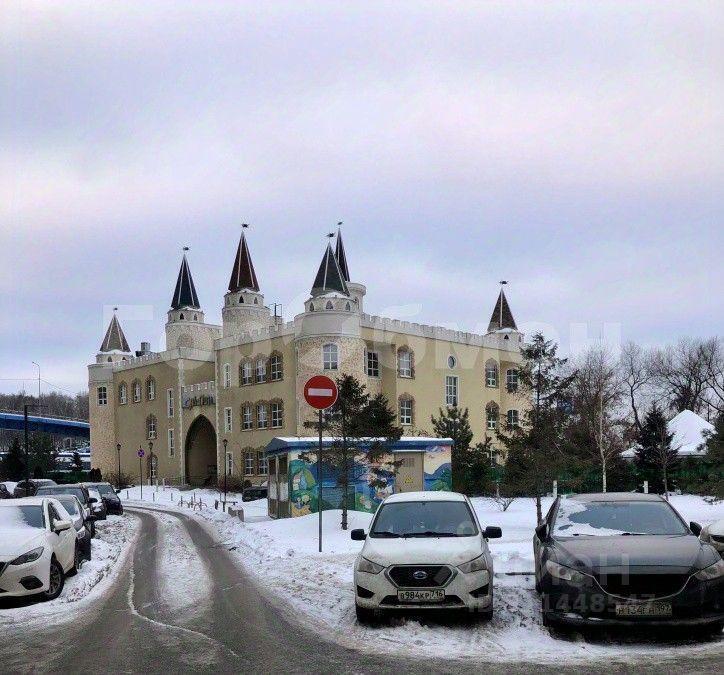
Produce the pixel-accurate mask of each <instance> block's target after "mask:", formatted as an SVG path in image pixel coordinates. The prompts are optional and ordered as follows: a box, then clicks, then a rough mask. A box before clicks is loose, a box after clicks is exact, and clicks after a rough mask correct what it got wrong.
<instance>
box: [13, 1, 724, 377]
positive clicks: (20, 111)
mask: <svg viewBox="0 0 724 675" xmlns="http://www.w3.org/2000/svg"><path fill="white" fill-rule="evenodd" d="M0 89H1V90H2V94H1V95H0V148H1V149H2V150H1V152H0V178H1V180H0V228H2V238H1V239H0V302H1V303H2V306H1V307H0V378H2V379H1V380H0V390H2V391H8V390H15V389H17V388H19V387H20V386H21V383H20V382H18V381H15V380H13V379H12V378H28V385H27V386H28V387H29V388H30V387H32V386H33V385H32V383H31V382H30V380H31V379H32V378H33V377H35V376H36V370H35V367H34V366H33V365H32V364H31V361H38V362H39V363H40V364H41V368H42V377H43V379H47V380H48V381H49V382H53V383H54V384H56V385H58V386H60V387H63V388H65V389H68V390H71V391H76V390H78V389H81V388H84V387H85V386H86V384H85V383H86V381H87V371H86V369H85V366H86V364H87V363H88V362H89V361H90V360H92V359H93V357H94V355H95V353H96V351H97V349H98V347H99V345H100V342H101V339H102V337H103V332H104V330H105V328H106V325H107V322H108V320H109V318H110V309H111V308H112V307H113V306H114V305H118V306H120V308H121V310H120V319H121V322H122V325H123V328H124V330H125V332H126V335H127V337H128V339H129V342H130V343H131V345H132V347H133V348H138V344H139V342H140V340H142V339H148V340H150V341H151V343H152V347H153V348H154V349H160V348H161V347H162V346H163V342H162V340H163V324H164V322H165V312H166V311H167V310H168V306H169V303H170V299H171V295H172V291H173V285H174V283H175V279H176V275H177V273H178V267H179V263H180V257H181V247H182V246H184V245H186V246H190V248H191V251H190V254H189V260H190V265H191V270H192V273H193V276H194V280H195V282H196V288H197V290H198V294H199V298H200V301H201V304H202V306H203V309H204V310H205V311H206V316H207V320H209V321H213V322H218V321H220V314H221V312H220V307H221V302H222V298H223V293H224V292H225V290H226V285H227V284H228V277H229V275H230V272H231V266H232V263H233V258H234V253H235V248H236V245H237V242H238V237H239V234H240V227H239V225H240V223H242V222H249V223H251V224H252V229H251V230H250V231H249V240H250V246H251V252H252V255H253V260H254V264H255V266H256V271H257V276H258V278H259V282H260V284H261V286H262V291H263V292H264V293H265V296H266V301H267V303H272V302H281V303H282V304H283V307H284V314H285V316H286V318H288V319H291V318H292V317H293V316H294V314H295V313H297V312H298V311H300V309H301V307H302V301H303V300H304V298H305V297H306V295H307V293H308V291H309V288H310V286H311V283H312V281H313V279H314V275H315V272H316V270H317V267H318V265H319V261H320V259H321V256H322V252H323V249H324V246H325V233H326V232H328V231H330V228H333V226H334V224H335V223H336V222H337V221H338V220H342V221H344V226H343V232H344V238H345V243H346V247H347V254H348V259H349V266H350V272H351V275H352V277H353V279H354V280H355V281H360V282H362V283H365V284H366V285H367V289H368V293H367V299H366V308H367V310H368V311H369V312H371V313H378V314H385V315H389V316H393V317H399V318H406V319H410V320H414V321H419V322H424V323H437V324H443V325H449V326H452V327H457V328H460V329H463V330H471V331H474V330H484V329H485V327H486V326H487V322H488V320H489V317H490V313H491V310H492V307H493V304H494V301H495V297H496V294H497V292H498V286H497V283H498V281H499V280H500V279H507V280H508V281H509V286H508V290H507V293H508V298H509V300H510V304H511V307H512V310H513V313H514V315H515V317H516V319H517V321H518V323H519V326H520V327H522V328H523V329H524V330H526V332H528V333H530V332H532V331H533V330H536V329H538V328H543V329H544V330H545V332H546V333H547V334H548V335H551V336H552V337H555V338H557V339H559V340H560V341H561V343H562V345H563V348H564V349H565V350H568V349H569V347H570V345H571V340H572V338H571V336H572V335H573V336H574V337H573V345H574V347H575V345H576V344H580V340H581V336H584V337H585V335H586V334H588V335H589V336H592V337H595V336H597V335H598V334H599V332H600V331H601V330H602V328H603V327H604V325H605V326H606V328H605V330H606V333H607V334H609V335H611V336H614V338H613V339H616V338H615V336H616V335H619V334H620V336H621V339H624V340H626V339H634V340H638V341H640V342H643V343H647V344H658V343H664V342H667V341H673V340H675V339H677V338H678V337H679V336H683V335H692V336H710V335H715V334H722V333H723V332H724V330H723V329H724V292H722V290H723V289H724V271H723V268H722V258H723V256H722V253H723V252H724V234H723V233H724V227H722V221H723V219H724V189H723V187H724V5H722V3H721V2H711V3H697V2H679V3H665V2H661V1H657V2H652V3H650V4H645V3H635V2H633V3H632V2H629V1H627V2H622V3H611V4H609V3H594V2H586V3H563V4H555V3H551V2H546V3H542V2H539V1H537V2H532V3H514V2H510V1H507V0H506V2H501V3H482V2H470V3H466V2H462V1H460V0H458V1H457V2H455V3H446V2H429V3H428V2H421V1H418V2H400V1H397V2H389V3H384V2H375V3H370V2H360V3H353V2H349V1H344V2H336V3H323V2H309V3H304V2H300V1H299V0H294V2H289V3H283V2H255V3H248V4H246V3H242V2H238V1H237V2H233V3H222V2H214V3H208V2H201V1H198V2H195V3H184V2H180V1H179V0H174V2H169V3H163V2H158V1H154V2H137V3H133V4H131V3H124V2H99V1H98V0H94V1H93V2H89V3H82V2H73V3H50V2H45V3H32V2H17V1H14V0H5V2H3V3H2V6H1V7H0ZM44 387H45V385H44Z"/></svg>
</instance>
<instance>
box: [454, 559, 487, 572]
mask: <svg viewBox="0 0 724 675" xmlns="http://www.w3.org/2000/svg"><path fill="white" fill-rule="evenodd" d="M458 569H459V570H460V571H461V572H462V573H463V574H470V573H472V572H480V571H481V570H487V569H488V564H487V563H486V562H485V556H484V555H480V556H478V557H477V558H474V559H473V560H470V561H469V562H466V563H463V564H462V565H458Z"/></svg>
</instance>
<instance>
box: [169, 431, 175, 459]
mask: <svg viewBox="0 0 724 675" xmlns="http://www.w3.org/2000/svg"><path fill="white" fill-rule="evenodd" d="M175 450H176V448H174V445H173V429H169V430H168V456H169V457H173V456H174V452H175Z"/></svg>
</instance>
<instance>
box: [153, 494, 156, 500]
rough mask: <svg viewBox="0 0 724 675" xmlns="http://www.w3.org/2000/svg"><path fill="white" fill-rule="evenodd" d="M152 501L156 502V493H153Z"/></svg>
mask: <svg viewBox="0 0 724 675" xmlns="http://www.w3.org/2000/svg"><path fill="white" fill-rule="evenodd" d="M153 501H154V502H155V501H156V493H155V492H154V493H153Z"/></svg>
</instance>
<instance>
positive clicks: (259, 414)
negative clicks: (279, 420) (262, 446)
mask: <svg viewBox="0 0 724 675" xmlns="http://www.w3.org/2000/svg"><path fill="white" fill-rule="evenodd" d="M256 426H257V428H258V429H266V428H267V418H266V403H258V404H257V406H256Z"/></svg>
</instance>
